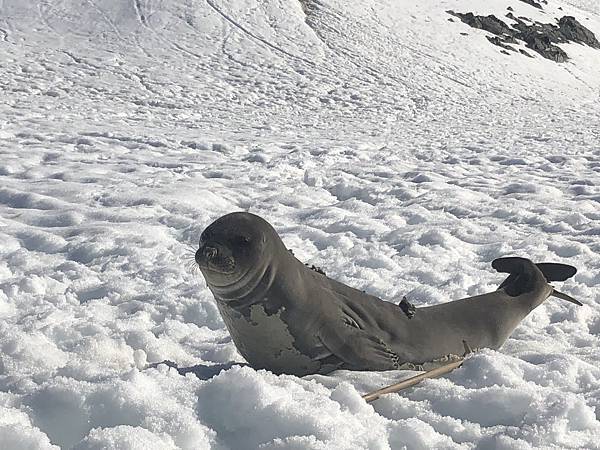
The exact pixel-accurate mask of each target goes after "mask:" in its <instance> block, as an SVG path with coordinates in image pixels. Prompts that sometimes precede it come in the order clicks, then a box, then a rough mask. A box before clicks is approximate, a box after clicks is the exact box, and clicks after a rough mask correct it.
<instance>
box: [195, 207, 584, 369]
mask: <svg viewBox="0 0 600 450" xmlns="http://www.w3.org/2000/svg"><path fill="white" fill-rule="evenodd" d="M196 261H197V262H198V265H199V266H200V269H201V270H202V273H203V275H204V277H205V279H206V282H207V284H208V287H209V288H210V290H211V291H212V292H213V295H214V297H215V299H216V301H217V305H218V307H219V311H220V312H221V315H222V316H223V320H224V321H225V324H226V325H227V328H228V329H229V332H230V334H231V336H232V338H233V341H234V343H235V345H236V346H237V348H238V350H239V351H240V353H241V354H242V355H243V356H244V358H246V360H247V361H248V363H250V365H252V366H253V367H255V368H265V369H268V370H271V371H273V372H275V373H290V374H295V375H300V376H301V375H306V374H310V373H327V372H329V371H331V370H335V369H337V368H344V369H351V370H390V369H397V368H399V367H400V366H402V365H403V364H405V363H412V364H423V363H427V362H430V361H434V360H438V359H442V358H444V357H445V356H447V355H460V354H462V353H463V352H464V346H463V340H465V341H466V342H467V343H468V344H469V345H470V346H471V347H473V348H483V347H488V348H494V349H497V348H499V347H500V346H501V345H502V344H503V343H504V341H505V340H506V339H507V338H508V337H509V335H510V334H511V333H512V331H513V330H514V329H515V328H516V327H517V325H518V324H519V323H520V322H521V320H522V319H523V318H525V316H527V314H529V313H530V312H531V311H532V310H533V309H534V308H535V307H536V306H538V305H539V304H540V303H542V302H543V301H544V300H546V299H547V298H548V297H549V296H550V295H553V294H554V295H556V294H555V291H554V289H553V287H552V286H550V285H549V284H548V281H554V280H563V279H566V278H568V277H569V276H572V275H573V274H574V273H575V269H574V268H572V267H571V266H565V265H561V264H541V265H540V266H539V267H538V266H536V265H535V264H533V263H532V262H531V261H529V260H528V259H524V258H501V259H497V260H495V261H494V263H493V265H494V267H495V268H496V269H497V270H499V271H501V272H507V273H509V274H510V275H509V277H508V278H507V279H506V280H505V281H504V283H502V285H501V286H500V288H499V289H498V290H497V291H494V292H491V293H488V294H483V295H478V296H476V297H469V298H464V299H461V300H456V301H452V302H448V303H443V304H440V305H435V306H428V307H423V308H416V311H414V315H410V316H409V315H408V314H407V313H405V311H403V309H401V308H400V307H399V306H398V305H396V304H393V303H390V302H386V301H382V300H381V299H379V298H377V297H374V296H372V295H369V294H366V293H364V292H362V291H359V290H357V289H354V288H351V287H349V286H346V285H344V284H342V283H339V282H337V281H335V280H332V279H330V278H328V277H327V276H325V275H324V274H322V273H318V272H316V271H315V270H311V269H310V268H308V267H306V266H305V265H304V264H303V263H301V262H300V261H298V260H297V259H296V258H295V257H294V256H293V254H292V253H290V252H289V251H288V250H287V249H286V248H285V246H284V244H283V242H282V241H281V239H280V238H279V236H278V235H277V233H276V231H275V230H274V229H273V227H271V225H269V224H268V223H267V222H266V221H265V220H263V219H261V218H260V217H258V216H256V215H253V214H249V213H232V214H228V215H225V216H223V217H221V218H219V219H217V220H216V221H215V222H214V223H213V224H211V225H210V226H209V227H208V228H207V229H206V230H205V231H204V233H203V234H202V237H201V239H200V248H199V250H198V251H197V253H196ZM562 295H564V294H562ZM557 296H558V295H557ZM559 297H560V296H559ZM567 297H568V296H567ZM560 298H563V297H560Z"/></svg>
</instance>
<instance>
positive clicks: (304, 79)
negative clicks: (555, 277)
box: [0, 0, 600, 450]
mask: <svg viewBox="0 0 600 450" xmlns="http://www.w3.org/2000/svg"><path fill="white" fill-rule="evenodd" d="M507 6H512V7H513V8H514V14H515V16H521V15H524V16H527V17H529V18H532V19H534V20H539V21H541V22H544V23H550V22H553V21H554V19H555V18H558V17H561V16H562V15H574V16H575V17H576V18H577V19H578V20H579V21H580V22H581V23H582V24H584V25H585V26H586V27H588V28H590V29H591V30H592V31H594V32H595V33H596V35H597V36H600V9H599V7H598V4H597V2H594V1H591V0H568V1H562V0H561V1H559V0H556V1H554V0H549V4H548V5H547V6H546V5H545V6H544V10H543V11H539V10H537V9H536V8H533V7H531V6H529V5H527V4H525V3H524V2H521V1H517V0H514V1H506V0H490V1H487V2H475V1H472V0H445V1H433V0H423V1H421V2H409V1H393V2H392V1H388V0H364V1H361V2H358V1H353V2H347V1H346V2H342V1H339V0H323V1H320V2H313V1H310V0H307V1H303V2H299V1H296V0H263V1H258V0H232V1H224V0H210V1H208V0H207V1H200V0H173V1H169V2H159V1H155V0H146V1H144V2H141V1H136V0H133V1H129V2H125V1H121V0H119V1H117V0H88V1H82V0H65V1H61V2H45V1H36V0H4V1H2V2H0V58H1V59H0V60H1V61H2V64H1V65H0V89H1V91H2V101H1V102H0V155H1V156H0V242H1V243H2V245H1V246H0V448H7V449H14V450H20V449H51V448H53V449H56V448H75V449H100V448H109V449H153V448H156V449H171V448H173V449H175V448H182V449H202V448H207V449H208V448H214V449H226V448H229V449H247V448H277V449H307V448H311V449H331V448H339V449H346V448H347V449H349V448H352V449H355V448H365V449H366V448H369V449H389V448H391V449H400V448H408V449H421V448H422V449H429V448H448V449H450V448H456V449H459V448H460V449H470V448H478V449H486V448H490V449H492V448H497V449H531V448H545V449H546V448H585V449H593V448H600V446H599V444H598V438H597V437H598V436H599V435H600V421H599V419H600V369H598V366H599V362H600V351H599V350H598V349H599V348H600V338H599V336H600V313H599V312H598V311H599V309H598V306H599V304H600V289H599V287H600V275H599V274H600V258H599V254H600V209H599V202H600V190H599V186H600V174H599V172H600V120H599V117H600V101H599V100H600V98H599V97H600V95H599V94H600V78H599V77H598V76H597V74H598V68H600V52H599V51H597V50H594V49H591V48H588V47H585V46H581V45H578V44H565V45H562V47H563V49H564V50H565V51H566V52H567V53H568V54H569V56H570V57H571V59H570V60H569V62H567V63H564V64H556V63H553V62H551V61H548V60H545V59H543V58H541V57H540V56H537V55H536V56H535V57H534V58H527V57H525V56H523V55H520V54H511V55H503V54H501V53H500V52H499V50H500V49H499V48H497V47H494V46H493V45H491V44H490V43H489V42H487V39H486V38H485V36H486V33H485V32H484V31H481V30H475V29H472V28H469V27H468V26H466V25H465V24H463V23H460V22H458V21H454V22H451V21H449V20H448V19H449V18H451V16H450V15H448V14H447V13H446V10H449V9H452V10H455V11H457V12H468V11H472V12H474V13H477V14H496V15H497V16H498V17H503V16H504V14H505V13H506V8H507ZM559 7H560V8H562V9H559ZM461 33H466V35H464V34H461ZM236 210H249V211H251V212H254V213H257V214H259V215H261V216H263V217H265V218H266V219H267V220H269V221H270V222H271V223H272V224H273V225H274V226H275V228H276V229H277V230H278V231H279V233H280V234H281V236H282V238H283V240H284V242H285V243H286V245H287V246H288V247H289V248H291V249H293V251H294V253H295V255H296V256H297V257H298V258H300V259H301V260H303V261H305V262H307V263H309V264H314V265H316V266H319V267H322V268H323V269H325V271H326V272H327V274H328V275H329V276H331V277H333V278H335V279H338V280H340V281H342V282H344V283H347V284H350V285H352V286H354V287H357V288H359V289H364V290H366V291H368V292H369V293H372V294H374V295H377V296H380V297H382V298H384V299H387V300H392V301H394V300H395V301H397V300H399V299H401V298H402V296H404V295H406V296H407V297H408V298H409V299H410V301H411V302H413V303H415V304H416V305H417V306H420V305H427V304H435V303H439V302H445V301H448V300H452V299H458V298H461V297H464V296H469V295H476V294H480V293H483V292H486V291H490V290H493V289H495V288H496V286H497V285H498V283H499V282H500V280H501V279H502V277H501V276H499V275H498V274H496V273H494V271H493V270H492V268H491V266H490V263H491V261H492V260H493V259H494V258H496V257H499V256H506V255H519V256H528V257H530V258H532V259H534V260H536V261H560V262H564V263H567V264H572V265H574V266H576V267H577V268H578V270H579V271H578V273H577V275H576V276H575V277H574V278H573V279H571V280H569V281H567V282H565V283H563V284H561V286H560V289H561V290H562V291H564V292H566V293H568V294H569V295H571V296H573V297H575V298H577V299H579V300H581V301H582V302H583V303H584V304H585V305H584V306H583V307H581V308H576V307H575V306H573V305H571V304H568V303H566V302H562V301H560V300H558V299H549V300H548V301H547V302H546V303H544V304H543V305H541V306H540V307H539V308H538V309H536V311H535V312H534V313H532V314H531V315H530V316H529V317H528V318H526V319H525V320H524V321H523V322H522V324H521V325H520V326H519V327H518V328H517V329H516V330H515V332H514V334H513V335H512V337H511V338H510V339H509V340H508V341H507V342H506V344H505V345H504V346H503V348H502V349H501V350H500V351H490V350H485V351H482V352H479V353H477V354H475V355H474V356H473V357H471V358H470V359H469V360H468V361H467V362H466V363H465V364H464V366H463V367H462V368H460V369H458V370H456V371H455V372H453V373H451V374H449V375H447V376H446V377H444V378H441V379H436V380H428V381H425V382H424V383H422V384H421V385H418V386H416V387H414V388H412V389H410V390H407V391H404V392H402V393H400V394H394V395H389V396H385V397H382V398H381V399H379V400H377V401H375V402H374V403H373V404H366V403H365V402H364V401H362V399H361V398H360V395H361V394H363V393H366V392H368V391H371V390H374V389H377V388H380V387H382V386H384V385H386V384H391V383H393V382H396V381H398V380H400V379H402V378H406V377H408V376H410V375H412V374H413V373H412V372H409V371H404V372H398V371H391V372H380V373H377V372H372V373H370V372H364V373H363V372H348V371H338V372H335V373H333V374H330V375H327V376H321V375H314V376H307V377H304V378H297V377H293V376H286V375H282V376H275V375H273V374H271V373H269V372H266V371H262V370H258V371H257V370H254V369H252V368H250V367H240V366H238V365H236V364H235V363H237V362H243V359H242V358H241V356H240V355H239V354H238V353H237V351H236V349H235V347H234V345H233V343H232V342H231V340H230V338H229V336H228V333H227V331H226V329H225V326H224V324H223V322H222V320H221V318H220V316H219V313H218V310H217V308H216V305H215V304H214V300H213V299H212V297H211V294H210V292H209V291H208V289H207V288H206V285H205V283H204V281H203V279H202V277H201V275H200V273H199V272H198V271H197V270H195V269H194V267H193V252H194V246H195V245H196V242H197V239H198V237H199V235H200V233H201V231H202V230H203V229H204V228H205V227H206V226H207V225H208V224H209V223H211V222H212V221H213V220H214V219H216V218H217V217H219V216H221V215H223V214H225V213H227V212H231V211H236ZM164 360H169V361H174V362H176V363H177V364H178V365H179V366H180V367H188V366H199V369H198V370H197V371H198V373H199V375H200V376H199V377H196V376H195V375H193V374H192V373H188V374H186V375H185V376H183V375H180V374H179V373H177V371H175V370H174V369H170V368H169V367H167V365H164V364H161V365H157V366H151V367H149V368H148V367H147V365H148V363H157V362H160V361H164Z"/></svg>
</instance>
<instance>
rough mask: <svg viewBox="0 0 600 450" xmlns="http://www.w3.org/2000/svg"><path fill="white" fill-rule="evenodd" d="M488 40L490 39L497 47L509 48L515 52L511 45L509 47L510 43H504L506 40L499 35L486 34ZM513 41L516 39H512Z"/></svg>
mask: <svg viewBox="0 0 600 450" xmlns="http://www.w3.org/2000/svg"><path fill="white" fill-rule="evenodd" d="M486 37H487V39H488V41H490V42H491V43H492V44H494V45H497V46H498V47H502V48H503V49H505V50H510V51H511V52H516V51H517V50H516V49H515V48H513V47H511V46H510V45H506V42H507V41H506V40H504V39H502V38H501V37H500V36H486ZM510 39H512V37H510ZM512 40H513V41H514V42H515V43H516V42H517V41H516V40H514V39H512Z"/></svg>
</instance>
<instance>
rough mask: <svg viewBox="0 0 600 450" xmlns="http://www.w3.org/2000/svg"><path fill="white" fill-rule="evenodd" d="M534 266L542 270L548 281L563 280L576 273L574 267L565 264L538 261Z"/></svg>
mask: <svg viewBox="0 0 600 450" xmlns="http://www.w3.org/2000/svg"><path fill="white" fill-rule="evenodd" d="M536 266H537V268H538V269H540V270H541V271H542V273H543V274H544V276H545V277H546V280H547V281H548V282H551V281H565V280H568V279H569V278H571V277H572V276H573V275H575V274H576V273H577V269H576V268H575V267H573V266H569V265H567V264H559V263H538V264H536Z"/></svg>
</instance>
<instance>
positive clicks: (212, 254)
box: [204, 247, 218, 261]
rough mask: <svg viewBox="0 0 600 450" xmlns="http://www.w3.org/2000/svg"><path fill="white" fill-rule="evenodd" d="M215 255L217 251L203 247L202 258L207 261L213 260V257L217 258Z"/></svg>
mask: <svg viewBox="0 0 600 450" xmlns="http://www.w3.org/2000/svg"><path fill="white" fill-rule="evenodd" d="M217 253H218V251H217V249H216V248H214V247H205V248H204V257H205V258H206V260H207V261H210V260H212V259H214V258H215V256H217Z"/></svg>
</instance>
